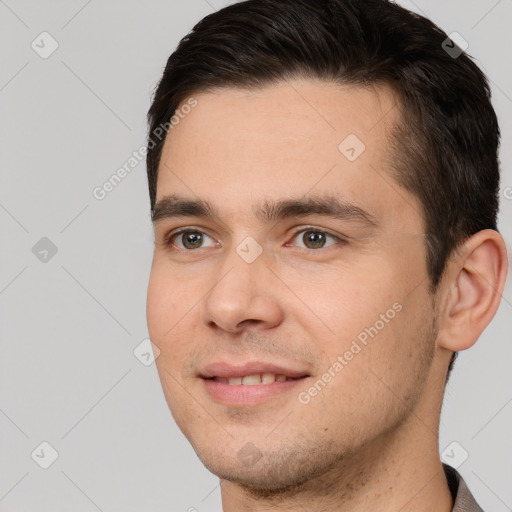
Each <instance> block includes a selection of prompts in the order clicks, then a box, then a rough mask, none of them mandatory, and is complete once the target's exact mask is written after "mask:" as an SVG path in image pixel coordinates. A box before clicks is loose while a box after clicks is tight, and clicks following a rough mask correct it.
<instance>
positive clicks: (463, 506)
mask: <svg viewBox="0 0 512 512" xmlns="http://www.w3.org/2000/svg"><path fill="white" fill-rule="evenodd" d="M443 469H444V474H445V475H446V480H447V481H448V487H449V488H450V492H451V493H452V498H453V508H452V512H484V511H483V510H482V508H480V505H478V503H477V502H476V500H475V498H474V497H473V495H472V494H471V491H470V490H469V489H468V487H467V485H466V482H464V479H463V478H462V476H461V475H460V474H459V473H458V472H457V470H456V469H455V468H452V467H451V466H448V464H445V463H444V462H443Z"/></svg>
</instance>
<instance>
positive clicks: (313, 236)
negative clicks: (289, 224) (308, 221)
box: [303, 231, 325, 248]
mask: <svg viewBox="0 0 512 512" xmlns="http://www.w3.org/2000/svg"><path fill="white" fill-rule="evenodd" d="M303 238H304V243H305V245H306V246H308V244H309V243H312V245H313V248H317V247H322V246H323V245H324V242H325V235H324V233H319V232H318V231H306V232H305V233H304V237H303Z"/></svg>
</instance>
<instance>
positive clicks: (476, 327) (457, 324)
mask: <svg viewBox="0 0 512 512" xmlns="http://www.w3.org/2000/svg"><path fill="white" fill-rule="evenodd" d="M448 265H449V268H448V269H447V272H446V275H447V278H448V282H447V283H445V285H446V286H448V287H449V289H448V291H447V297H446V300H445V302H444V311H440V312H439V315H440V319H441V320H442V321H441V324H440V327H439V333H438V346H440V347H441V348H445V349H448V350H451V351H460V350H466V349H468V348H470V347H472V346H473V345H474V344H475V343H476V341H477V340H478V338H479V337H480V335H481V334H482V332H483V330H484V329H485V327H487V325H488V324H489V323H490V321H491V320H492V318H493V317H494V315H495V314H496V311H497V310H498V306H499V304H500V301H501V298H502V293H503V289H504V287H505V281H506V277H507V271H508V259H507V250H506V247H505V242H504V240H503V237H502V236H501V235H500V234H499V233H498V232H497V231H494V230H491V229H485V230H482V231H479V232H478V233H475V234H474V235H473V236H471V237H470V238H469V239H468V240H466V242H465V243H464V250H463V251H458V258H454V259H451V260H450V262H449V263H448Z"/></svg>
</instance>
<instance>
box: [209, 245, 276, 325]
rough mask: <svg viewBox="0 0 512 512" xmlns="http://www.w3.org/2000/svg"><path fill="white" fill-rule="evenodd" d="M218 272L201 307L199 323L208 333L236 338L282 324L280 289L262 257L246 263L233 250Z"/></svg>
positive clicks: (263, 256)
mask: <svg viewBox="0 0 512 512" xmlns="http://www.w3.org/2000/svg"><path fill="white" fill-rule="evenodd" d="M217 269H218V270H219V272H218V273H217V274H216V276H215V279H214V281H213V283H212V284H211V285H210V286H211V288H210V291H209V292H207V295H206V298H205V300H204V301H202V303H201V321H202V322H203V324H204V325H206V326H207V327H208V328H209V329H214V330H216V331H218V333H221V332H229V333H232V334H239V333H241V332H243V331H244V330H247V329H249V330H255V329H260V330H263V329H270V328H272V327H276V326H277V325H279V324H280V323H281V322H282V321H283V318H284V313H283V304H282V302H281V301H280V300H279V295H278V294H279V291H278V290H279V289H280V287H279V286H278V282H276V281H277V279H276V277H275V275H274V274H273V273H272V271H271V270H270V269H269V268H268V267H267V262H266V258H265V253H263V254H261V255H260V256H259V257H258V258H257V259H256V260H255V261H252V262H250V263H249V262H247V261H245V260H244V259H243V258H242V257H241V256H240V255H239V254H238V253H237V252H236V251H235V249H233V250H232V251H230V252H229V254H228V255H227V256H226V258H224V260H223V261H222V264H220V265H219V267H217Z"/></svg>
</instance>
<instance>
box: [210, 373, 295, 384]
mask: <svg viewBox="0 0 512 512" xmlns="http://www.w3.org/2000/svg"><path fill="white" fill-rule="evenodd" d="M287 379H288V377H286V375H276V374H275V373H255V374H254V375H246V376H245V377H231V378H229V379H226V378H225V377H214V379H213V380H214V381H216V382H222V383H224V384H230V385H232V386H240V385H245V386H254V385H255V384H272V382H275V381H277V382H284V381H285V380H287Z"/></svg>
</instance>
